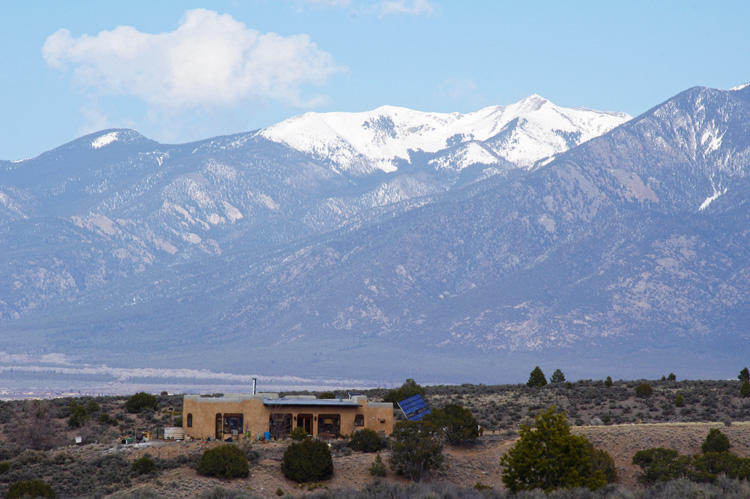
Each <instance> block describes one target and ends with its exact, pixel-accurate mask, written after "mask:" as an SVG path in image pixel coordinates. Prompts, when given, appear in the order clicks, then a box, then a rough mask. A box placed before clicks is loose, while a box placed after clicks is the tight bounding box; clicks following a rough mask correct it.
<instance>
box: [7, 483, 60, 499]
mask: <svg viewBox="0 0 750 499" xmlns="http://www.w3.org/2000/svg"><path fill="white" fill-rule="evenodd" d="M5 497H6V499H15V498H26V497H57V494H55V489H53V488H52V486H51V485H50V484H48V483H46V482H44V481H42V480H21V481H18V482H14V483H12V484H11V486H10V488H9V489H8V493H7V494H5Z"/></svg>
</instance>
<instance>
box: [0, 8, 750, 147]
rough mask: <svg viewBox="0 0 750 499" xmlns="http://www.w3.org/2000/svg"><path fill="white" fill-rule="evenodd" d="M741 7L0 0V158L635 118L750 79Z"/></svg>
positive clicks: (749, 15)
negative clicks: (342, 123) (401, 112)
mask: <svg viewBox="0 0 750 499" xmlns="http://www.w3.org/2000/svg"><path fill="white" fill-rule="evenodd" d="M748 19H750V2H744V1H733V2H729V1H713V2H708V1H706V2H697V1H689V0H685V1H665V0H660V1H658V2H654V1H638V0H630V1H618V0H607V1H567V2H563V1H535V0H526V1H520V0H518V1H504V0H487V1H484V0H473V1H458V0H453V1H448V0H247V1H241V0H231V1H230V0H227V1H203V2H193V1H170V0H159V1H156V2H154V1H128V2H102V1H96V2H94V1H66V2H62V1H51V0H49V1H37V0H24V1H21V0H4V1H2V2H0V111H1V113H0V114H1V115H2V120H0V159H8V160H15V159H21V158H28V157H33V156H36V155H38V154H40V153H42V152H44V151H46V150H49V149H51V148H54V147H56V146H58V145H61V144H63V143H65V142H67V141H70V140H72V139H75V138H76V137H79V136H81V135H84V134H86V133H90V132H93V131H96V130H100V129H104V128H114V127H127V128H133V129H136V130H138V131H139V132H141V133H142V134H144V135H146V136H147V137H149V138H153V139H155V140H159V141H160V142H186V141H190V140H196V139H200V138H208V137H213V136H216V135H222V134H229V133H235V132H242V131H248V130H254V129H257V128H261V127H265V126H268V125H271V124H273V123H276V122H278V121H282V120H284V119H286V118H289V117H291V116H294V115H297V114H301V113H304V112H307V111H320V112H325V111H364V110H369V109H374V108H376V107H378V106H381V105H385V104H388V105H396V106H404V107H409V108H412V109H417V110H421V111H436V112H453V111H458V112H469V111H473V110H476V109H479V108H481V107H485V106H489V105H497V104H502V105H506V104H510V103H513V102H516V101H518V100H520V99H522V98H524V97H527V96H528V95H531V94H533V93H537V94H539V95H542V96H544V97H546V98H547V99H549V100H551V101H552V102H554V103H556V104H558V105H561V106H571V107H572V106H582V107H589V108H594V109H601V110H608V111H625V112H627V113H630V114H634V115H637V114H640V113H642V112H644V111H646V110H648V109H649V108H650V107H652V106H654V105H656V104H658V103H660V102H662V101H664V100H666V99H668V98H669V97H671V96H672V95H674V94H676V93H678V92H680V91H682V90H684V89H687V88H689V87H692V86H695V85H704V86H709V87H715V88H731V87H733V86H736V85H739V84H742V83H745V82H748V81H750V43H747V35H746V33H747V21H748Z"/></svg>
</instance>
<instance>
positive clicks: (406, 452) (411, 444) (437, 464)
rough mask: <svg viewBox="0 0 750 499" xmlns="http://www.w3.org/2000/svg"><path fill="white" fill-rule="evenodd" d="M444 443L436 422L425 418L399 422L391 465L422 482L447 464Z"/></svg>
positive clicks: (394, 435) (394, 439)
mask: <svg viewBox="0 0 750 499" xmlns="http://www.w3.org/2000/svg"><path fill="white" fill-rule="evenodd" d="M443 460H444V457H443V444H442V442H441V439H440V436H439V435H437V434H436V433H435V430H434V428H433V427H432V426H430V425H428V424H425V423H423V422H421V421H400V422H398V423H396V427H395V428H394V430H393V437H392V439H391V456H390V457H389V458H388V462H389V464H390V466H391V469H393V470H395V471H396V473H399V474H402V475H404V476H406V477H407V478H409V479H411V480H412V481H415V482H418V481H420V480H421V479H422V477H423V476H424V475H425V474H427V473H429V472H430V471H432V470H439V469H440V468H442V466H443Z"/></svg>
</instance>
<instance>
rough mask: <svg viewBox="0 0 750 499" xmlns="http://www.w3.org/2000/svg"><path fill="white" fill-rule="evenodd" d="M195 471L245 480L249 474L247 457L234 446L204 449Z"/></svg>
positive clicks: (207, 474) (205, 474)
mask: <svg viewBox="0 0 750 499" xmlns="http://www.w3.org/2000/svg"><path fill="white" fill-rule="evenodd" d="M292 445H294V444H292ZM197 471H198V474H199V475H204V476H212V477H216V478H245V477H247V475H249V474H250V468H249V466H248V464H247V456H246V455H245V453H244V452H242V449H240V448H239V447H237V446H236V445H220V446H219V447H214V448H213V449H206V450H205V451H203V454H202V455H201V460H200V461H199V462H198V468H197Z"/></svg>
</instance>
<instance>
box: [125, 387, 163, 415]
mask: <svg viewBox="0 0 750 499" xmlns="http://www.w3.org/2000/svg"><path fill="white" fill-rule="evenodd" d="M157 404H158V400H157V399H156V396H155V395H151V394H150V393H146V392H138V393H136V394H135V395H133V396H131V397H130V398H129V399H128V400H126V401H125V409H127V410H128V412H131V413H136V412H141V411H142V410H143V409H147V408H151V409H154V410H156V406H157Z"/></svg>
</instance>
